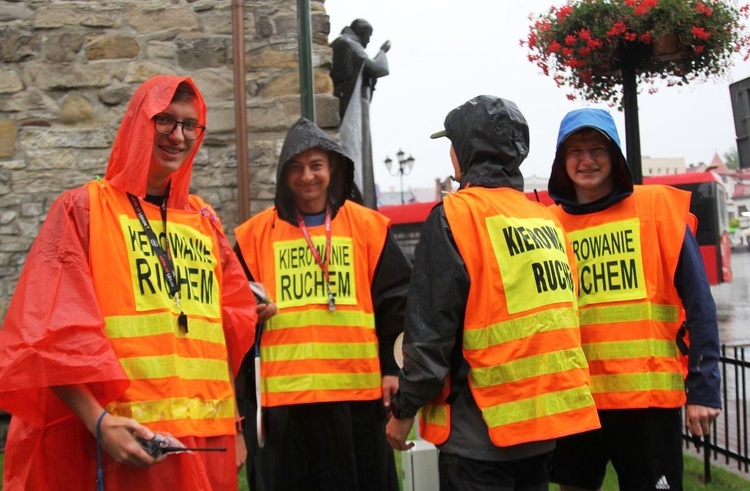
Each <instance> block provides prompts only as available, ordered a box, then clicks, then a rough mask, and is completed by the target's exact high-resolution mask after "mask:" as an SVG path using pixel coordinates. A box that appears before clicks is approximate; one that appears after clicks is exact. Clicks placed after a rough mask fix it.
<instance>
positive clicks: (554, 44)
mask: <svg viewBox="0 0 750 491" xmlns="http://www.w3.org/2000/svg"><path fill="white" fill-rule="evenodd" d="M560 48H562V46H560V43H558V42H557V41H552V42H551V43H549V51H550V53H557V52H558V51H560Z"/></svg>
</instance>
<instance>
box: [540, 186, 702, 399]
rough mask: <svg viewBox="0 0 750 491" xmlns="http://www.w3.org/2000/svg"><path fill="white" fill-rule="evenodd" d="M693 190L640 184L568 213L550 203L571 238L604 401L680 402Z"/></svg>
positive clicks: (588, 346)
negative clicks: (680, 275)
mask: <svg viewBox="0 0 750 491" xmlns="http://www.w3.org/2000/svg"><path fill="white" fill-rule="evenodd" d="M689 208H690V193H688V192H685V191H681V190H678V189H675V188H671V187H667V186H657V185H650V186H635V190H634V192H633V195H632V196H631V197H630V198H627V199H625V200H623V201H621V202H620V203H617V204H616V205H614V206H612V207H610V208H608V209H607V210H604V211H601V212H598V213H591V214H587V215H569V214H567V213H565V211H563V209H562V208H561V207H557V206H556V207H553V208H552V209H553V212H554V213H555V214H556V215H557V216H558V218H559V219H560V222H561V223H562V224H563V226H564V227H565V230H566V231H567V233H568V237H569V238H570V240H571V242H572V244H573V250H574V252H575V255H576V259H577V264H578V274H579V297H578V305H579V315H580V323H581V338H582V340H583V349H584V352H585V353H586V358H587V359H588V362H589V369H590V371H591V380H592V393H593V395H594V399H595V400H596V406H597V408H599V409H630V408H647V407H662V408H674V407H680V406H682V405H683V404H684V403H685V399H686V398H685V384H684V378H685V375H686V366H685V361H686V360H685V357H684V356H683V355H682V354H681V353H680V352H679V350H678V348H677V345H676V343H675V339H676V337H677V331H678V330H679V328H680V326H681V325H682V322H683V321H684V319H685V311H684V308H683V306H682V301H681V300H680V297H679V295H678V294H677V289H676V288H675V286H674V275H675V270H676V269H677V262H678V260H679V257H680V251H681V249H682V243H683V240H684V237H685V226H686V224H690V225H691V228H694V227H695V217H693V216H692V215H690V213H689Z"/></svg>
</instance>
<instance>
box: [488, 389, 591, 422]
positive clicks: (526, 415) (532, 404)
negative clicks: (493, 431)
mask: <svg viewBox="0 0 750 491" xmlns="http://www.w3.org/2000/svg"><path fill="white" fill-rule="evenodd" d="M593 404H594V401H593V398H592V397H591V394H590V393H589V389H588V387H585V386H584V387H577V388H574V389H568V390H561V391H558V392H552V393H549V394H543V395H540V396H538V397H530V398H528V399H522V400H520V401H514V402H507V403H505V404H498V405H496V406H490V407H488V408H486V409H484V410H483V411H482V412H483V414H484V419H485V421H486V422H487V426H489V427H490V428H493V427H496V426H503V425H509V424H513V423H518V422H520V421H528V420H531V419H538V418H542V417H545V416H552V415H555V414H560V413H564V412H568V411H574V410H576V409H582V408H585V407H587V406H593Z"/></svg>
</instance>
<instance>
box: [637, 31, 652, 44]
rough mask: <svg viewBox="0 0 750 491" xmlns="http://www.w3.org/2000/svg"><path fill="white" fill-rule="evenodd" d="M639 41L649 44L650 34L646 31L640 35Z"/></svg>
mask: <svg viewBox="0 0 750 491" xmlns="http://www.w3.org/2000/svg"><path fill="white" fill-rule="evenodd" d="M640 41H641V42H642V43H644V44H649V43H650V42H651V33H650V32H648V31H646V32H644V33H643V34H641V37H640Z"/></svg>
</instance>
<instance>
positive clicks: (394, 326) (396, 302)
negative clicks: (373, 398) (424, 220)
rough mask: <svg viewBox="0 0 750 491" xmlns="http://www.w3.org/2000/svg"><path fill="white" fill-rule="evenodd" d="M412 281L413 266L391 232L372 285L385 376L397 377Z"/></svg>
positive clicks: (381, 365) (376, 326) (376, 328)
mask: <svg viewBox="0 0 750 491" xmlns="http://www.w3.org/2000/svg"><path fill="white" fill-rule="evenodd" d="M410 277H411V263H410V262H409V259H408V258H407V257H406V255H405V254H404V252H403V251H402V250H401V247H400V246H399V245H398V243H397V242H396V238H395V237H394V236H393V234H392V233H391V231H390V230H388V234H387V235H386V239H385V245H384V246H383V252H382V253H381V255H380V260H379V261H378V266H377V268H376V269H375V275H374V278H373V282H372V302H373V307H374V309H375V330H376V332H377V335H378V344H379V351H380V370H381V373H382V375H398V370H399V369H398V365H396V360H395V359H394V357H393V344H394V342H395V341H396V337H398V335H399V334H401V333H402V332H403V331H404V315H405V312H406V293H407V290H408V288H409V278H410Z"/></svg>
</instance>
